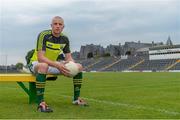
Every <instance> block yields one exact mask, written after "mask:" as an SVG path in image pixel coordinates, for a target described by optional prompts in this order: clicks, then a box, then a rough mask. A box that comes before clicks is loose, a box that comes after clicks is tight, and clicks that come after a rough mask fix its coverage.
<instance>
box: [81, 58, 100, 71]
mask: <svg viewBox="0 0 180 120" xmlns="http://www.w3.org/2000/svg"><path fill="white" fill-rule="evenodd" d="M99 62H101V60H99V61H96V62H95V63H92V64H90V65H88V66H86V67H85V68H84V70H88V69H89V68H91V67H93V66H94V65H96V64H97V63H99Z"/></svg>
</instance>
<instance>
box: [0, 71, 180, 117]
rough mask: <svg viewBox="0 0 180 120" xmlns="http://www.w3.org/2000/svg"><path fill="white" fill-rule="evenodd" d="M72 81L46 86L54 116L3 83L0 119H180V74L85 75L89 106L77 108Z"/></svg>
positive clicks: (62, 79)
mask: <svg viewBox="0 0 180 120" xmlns="http://www.w3.org/2000/svg"><path fill="white" fill-rule="evenodd" d="M72 93H73V87H72V80H71V79H69V78H65V77H62V76H61V77H59V79H58V80H57V81H49V82H47V85H46V94H45V99H46V101H47V103H48V104H49V105H50V106H51V107H52V108H53V110H54V112H53V113H39V112H37V111H36V107H37V106H36V104H31V105H30V104H28V97H27V95H26V94H25V93H24V92H23V91H22V90H21V88H19V86H18V85H17V84H16V83H15V82H0V106H1V107H0V108H1V109H0V118H16V119H20V118H29V119H33V118H36V119H41V118H42V119H43V118H46V119H49V118H51V119H52V118H77V119H78V118H82V119H83V118H86V119H100V118H107V119H113V118H114V119H116V118H132V119H136V118H141V119H142V118H157V119H159V118H171V119H173V118H180V73H163V72H162V73H142V72H139V73H118V72H114V73H113V72H112V73H85V74H84V81H83V86H82V89H81V96H82V97H84V98H85V99H86V100H87V101H88V102H89V104H90V106H89V107H80V106H74V105H72V104H71V100H72Z"/></svg>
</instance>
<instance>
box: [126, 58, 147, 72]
mask: <svg viewBox="0 0 180 120" xmlns="http://www.w3.org/2000/svg"><path fill="white" fill-rule="evenodd" d="M144 61H145V60H144V59H143V60H141V61H139V62H138V63H136V64H135V65H132V66H131V67H129V68H128V70H131V69H133V68H135V67H136V66H138V65H139V64H141V63H143V62H144Z"/></svg>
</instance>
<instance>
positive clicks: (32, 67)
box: [29, 61, 61, 74]
mask: <svg viewBox="0 0 180 120" xmlns="http://www.w3.org/2000/svg"><path fill="white" fill-rule="evenodd" d="M38 63H39V62H38V61H34V62H32V63H31V66H30V67H29V69H30V70H31V71H32V72H33V73H37V71H35V67H36V65H37V64H38ZM48 74H61V72H60V71H59V70H58V69H57V68H55V67H52V66H49V68H48Z"/></svg>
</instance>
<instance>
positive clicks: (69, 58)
mask: <svg viewBox="0 0 180 120" xmlns="http://www.w3.org/2000/svg"><path fill="white" fill-rule="evenodd" d="M65 61H67V62H69V61H73V62H75V61H74V59H73V58H72V55H71V53H66V54H65Z"/></svg>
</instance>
